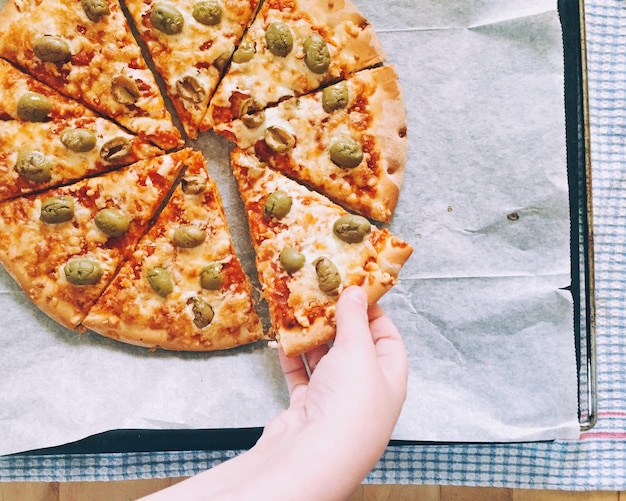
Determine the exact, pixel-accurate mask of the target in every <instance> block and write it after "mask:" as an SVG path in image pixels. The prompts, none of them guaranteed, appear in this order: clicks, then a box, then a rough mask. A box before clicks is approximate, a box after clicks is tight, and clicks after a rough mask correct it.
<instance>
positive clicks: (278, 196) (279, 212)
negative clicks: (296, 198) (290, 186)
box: [263, 190, 292, 219]
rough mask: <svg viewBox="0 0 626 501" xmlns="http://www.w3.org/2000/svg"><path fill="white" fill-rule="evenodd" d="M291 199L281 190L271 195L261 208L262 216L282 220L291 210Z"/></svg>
mask: <svg viewBox="0 0 626 501" xmlns="http://www.w3.org/2000/svg"><path fill="white" fill-rule="evenodd" d="M291 204H292V199H291V197H290V196H289V195H288V194H287V193H286V192H284V191H283V190H278V191H275V192H274V193H271V194H270V195H269V196H268V197H267V199H266V200H265V205H264V206H263V214H264V215H265V217H267V218H269V217H275V218H276V219H282V218H284V217H285V216H286V215H287V214H289V211H290V210H291Z"/></svg>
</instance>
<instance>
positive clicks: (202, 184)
mask: <svg viewBox="0 0 626 501" xmlns="http://www.w3.org/2000/svg"><path fill="white" fill-rule="evenodd" d="M180 184H181V188H182V190H183V193H186V194H187V195H199V194H200V193H203V192H204V190H206V179H205V178H203V177H202V176H198V175H193V174H189V175H187V176H185V177H183V178H182V180H181V182H180Z"/></svg>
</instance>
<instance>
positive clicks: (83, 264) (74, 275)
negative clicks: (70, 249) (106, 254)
mask: <svg viewBox="0 0 626 501" xmlns="http://www.w3.org/2000/svg"><path fill="white" fill-rule="evenodd" d="M63 272H64V273H65V278H66V279H67V281H68V282H69V283H71V284H72V285H94V284H97V283H98V282H99V281H100V279H101V278H102V274H103V271H102V266H100V263H99V262H98V261H93V260H91V259H73V260H72V261H69V262H68V263H66V265H65V266H64V267H63Z"/></svg>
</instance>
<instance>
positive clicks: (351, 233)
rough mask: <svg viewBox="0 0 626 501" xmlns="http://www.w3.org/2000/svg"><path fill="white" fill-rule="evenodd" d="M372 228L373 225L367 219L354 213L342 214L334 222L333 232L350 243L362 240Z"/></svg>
mask: <svg viewBox="0 0 626 501" xmlns="http://www.w3.org/2000/svg"><path fill="white" fill-rule="evenodd" d="M371 230H372V225H371V224H370V222H369V221H368V220H367V219H365V218H364V217H363V216H356V215H354V214H348V215H345V216H342V217H340V218H339V219H337V220H336V221H335V224H333V233H334V234H335V235H336V236H337V238H339V239H340V240H343V241H344V242H348V243H350V244H356V243H359V242H362V241H363V239H364V238H365V237H366V236H367V235H368V234H369V232H370V231H371Z"/></svg>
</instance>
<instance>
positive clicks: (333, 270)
mask: <svg viewBox="0 0 626 501" xmlns="http://www.w3.org/2000/svg"><path fill="white" fill-rule="evenodd" d="M313 266H315V273H317V285H318V286H319V288H320V290H321V291H322V292H324V293H326V294H328V295H329V296H336V295H337V294H338V293H339V286H340V285H341V276H340V275H339V270H337V267H336V266H335V264H334V263H333V262H332V261H331V260H330V259H328V258H327V257H318V258H317V259H316V260H315V261H313Z"/></svg>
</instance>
